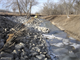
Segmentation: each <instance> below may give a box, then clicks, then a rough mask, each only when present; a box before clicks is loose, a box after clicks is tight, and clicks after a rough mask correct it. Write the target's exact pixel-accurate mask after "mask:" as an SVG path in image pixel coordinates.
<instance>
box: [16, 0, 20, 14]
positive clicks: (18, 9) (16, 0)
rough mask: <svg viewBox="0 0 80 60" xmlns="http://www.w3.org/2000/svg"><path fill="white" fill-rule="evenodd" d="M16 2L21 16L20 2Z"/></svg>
mask: <svg viewBox="0 0 80 60" xmlns="http://www.w3.org/2000/svg"><path fill="white" fill-rule="evenodd" d="M16 1H17V5H18V10H19V14H21V11H20V6H19V3H18V0H16Z"/></svg>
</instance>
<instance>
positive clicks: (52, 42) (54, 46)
mask: <svg viewBox="0 0 80 60" xmlns="http://www.w3.org/2000/svg"><path fill="white" fill-rule="evenodd" d="M40 20H42V21H43V22H42V24H41V26H42V27H47V28H49V29H50V32H49V33H48V34H44V37H45V38H48V39H46V42H47V43H48V50H49V51H50V52H52V53H54V54H55V55H56V56H57V57H58V59H56V60H80V57H79V56H80V41H77V40H76V39H74V38H72V37H69V38H68V37H67V35H68V34H67V33H65V32H63V31H61V30H60V29H59V28H57V27H56V26H54V25H53V24H52V23H51V22H50V21H47V20H44V19H40ZM53 37H54V38H53ZM53 60H54V59H53Z"/></svg>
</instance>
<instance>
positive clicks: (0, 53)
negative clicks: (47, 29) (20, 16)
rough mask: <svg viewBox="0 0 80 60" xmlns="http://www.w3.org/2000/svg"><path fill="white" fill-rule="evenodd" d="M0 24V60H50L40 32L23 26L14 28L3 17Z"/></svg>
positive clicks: (12, 24) (13, 23) (12, 23)
mask: <svg viewBox="0 0 80 60" xmlns="http://www.w3.org/2000/svg"><path fill="white" fill-rule="evenodd" d="M0 22H1V23H0V60H51V57H50V55H49V54H48V49H47V46H46V41H45V40H44V39H43V37H42V33H41V32H39V31H38V30H35V28H33V27H27V26H25V25H23V24H17V25H19V26H17V27H14V26H15V25H16V23H15V22H13V21H9V20H8V19H7V18H4V17H0ZM1 29H3V30H1ZM2 34H4V35H2ZM8 36H9V37H8Z"/></svg>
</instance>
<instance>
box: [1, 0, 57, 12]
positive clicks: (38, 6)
mask: <svg viewBox="0 0 80 60" xmlns="http://www.w3.org/2000/svg"><path fill="white" fill-rule="evenodd" d="M37 1H38V2H39V4H38V5H36V6H34V7H33V8H32V13H35V12H38V11H40V9H41V8H42V6H43V3H45V2H47V0H37ZM51 1H54V2H58V0H51ZM0 9H5V8H4V6H3V5H2V4H0ZM5 10H8V9H5Z"/></svg>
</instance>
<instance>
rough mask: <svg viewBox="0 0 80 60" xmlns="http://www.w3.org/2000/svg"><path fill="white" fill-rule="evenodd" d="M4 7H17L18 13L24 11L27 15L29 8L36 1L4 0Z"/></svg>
mask: <svg viewBox="0 0 80 60" xmlns="http://www.w3.org/2000/svg"><path fill="white" fill-rule="evenodd" d="M0 1H1V0H0ZM5 1H6V2H4V4H5V6H6V8H10V9H17V10H18V11H19V14H21V13H25V14H26V15H27V17H28V16H30V14H31V9H32V7H33V6H34V5H36V4H37V3H38V2H37V1H36V0H5Z"/></svg>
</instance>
